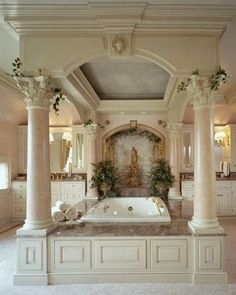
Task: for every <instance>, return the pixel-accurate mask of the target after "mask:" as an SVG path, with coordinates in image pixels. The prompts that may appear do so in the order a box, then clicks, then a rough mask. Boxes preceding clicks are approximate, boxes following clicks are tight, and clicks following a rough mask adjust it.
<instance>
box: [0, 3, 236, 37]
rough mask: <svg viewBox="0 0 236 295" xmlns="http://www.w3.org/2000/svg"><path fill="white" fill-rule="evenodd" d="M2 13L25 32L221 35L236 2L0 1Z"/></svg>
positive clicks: (50, 33)
mask: <svg viewBox="0 0 236 295" xmlns="http://www.w3.org/2000/svg"><path fill="white" fill-rule="evenodd" d="M0 15H3V16H4V20H5V21H6V22H7V23H9V24H10V25H11V26H12V27H13V28H14V29H15V31H16V32H17V33H19V34H22V35H50V36H51V35H68V34H69V35H70V36H77V35H82V36H83V35H101V34H102V35H104V34H105V33H107V32H112V31H114V32H127V33H134V34H137V35H139V34H142V35H146V34H172V35H176V34H184V35H185V34H210V35H221V34H222V32H223V31H224V29H225V27H226V25H227V24H228V23H229V22H230V21H231V19H232V17H233V16H235V15H236V5H150V4H148V3H147V2H138V3H134V2H132V3H127V2H123V3H89V4H83V5H79V4H78V5H66V4H65V5H56V4H53V5H52V4H51V5H16V4H13V5H8V4H0Z"/></svg>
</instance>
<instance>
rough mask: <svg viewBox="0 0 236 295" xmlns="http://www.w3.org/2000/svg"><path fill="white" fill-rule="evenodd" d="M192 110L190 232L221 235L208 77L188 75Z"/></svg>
mask: <svg viewBox="0 0 236 295" xmlns="http://www.w3.org/2000/svg"><path fill="white" fill-rule="evenodd" d="M187 90H188V95H189V96H190V99H191V101H192V104H193V110H194V151H195V152H194V216H193V218H192V220H191V221H190V222H189V227H190V228H191V230H192V231H193V232H194V233H222V232H223V228H222V227H220V225H219V222H218V219H217V216H216V175H215V163H214V121H213V120H214V107H215V100H216V97H217V92H216V91H213V90H212V89H211V85H210V83H209V79H208V77H201V76H192V77H191V80H190V84H189V86H188V88H187Z"/></svg>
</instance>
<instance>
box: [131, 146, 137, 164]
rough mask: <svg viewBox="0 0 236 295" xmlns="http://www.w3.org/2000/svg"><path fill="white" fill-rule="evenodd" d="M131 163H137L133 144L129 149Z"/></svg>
mask: <svg viewBox="0 0 236 295" xmlns="http://www.w3.org/2000/svg"><path fill="white" fill-rule="evenodd" d="M131 163H132V164H134V163H138V151H137V150H136V148H135V147H134V146H133V147H132V150H131Z"/></svg>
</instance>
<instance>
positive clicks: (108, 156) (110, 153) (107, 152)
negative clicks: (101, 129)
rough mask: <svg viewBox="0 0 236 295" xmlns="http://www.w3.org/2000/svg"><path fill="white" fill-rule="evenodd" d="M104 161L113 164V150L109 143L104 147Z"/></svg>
mask: <svg viewBox="0 0 236 295" xmlns="http://www.w3.org/2000/svg"><path fill="white" fill-rule="evenodd" d="M105 159H106V160H108V161H112V162H114V148H113V145H112V143H111V142H110V141H108V142H107V143H106V145H105Z"/></svg>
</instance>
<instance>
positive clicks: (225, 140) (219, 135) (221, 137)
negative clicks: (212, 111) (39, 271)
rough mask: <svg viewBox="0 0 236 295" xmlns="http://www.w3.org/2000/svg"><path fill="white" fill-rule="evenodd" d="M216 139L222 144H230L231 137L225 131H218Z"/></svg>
mask: <svg viewBox="0 0 236 295" xmlns="http://www.w3.org/2000/svg"><path fill="white" fill-rule="evenodd" d="M215 141H217V143H218V144H219V145H221V146H226V145H229V138H228V136H227V135H226V133H225V131H218V132H216V133H215Z"/></svg>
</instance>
